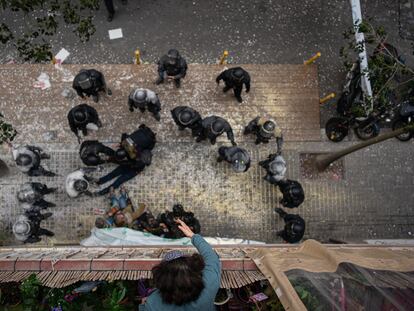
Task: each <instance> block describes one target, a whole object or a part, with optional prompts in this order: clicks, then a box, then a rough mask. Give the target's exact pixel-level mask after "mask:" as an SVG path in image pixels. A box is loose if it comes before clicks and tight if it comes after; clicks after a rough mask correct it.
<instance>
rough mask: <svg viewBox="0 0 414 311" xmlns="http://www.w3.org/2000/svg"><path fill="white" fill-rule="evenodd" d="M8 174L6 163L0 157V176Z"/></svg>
mask: <svg viewBox="0 0 414 311" xmlns="http://www.w3.org/2000/svg"><path fill="white" fill-rule="evenodd" d="M8 174H9V168H8V167H7V164H6V163H5V162H4V161H3V160H2V159H0V177H5V176H7V175H8Z"/></svg>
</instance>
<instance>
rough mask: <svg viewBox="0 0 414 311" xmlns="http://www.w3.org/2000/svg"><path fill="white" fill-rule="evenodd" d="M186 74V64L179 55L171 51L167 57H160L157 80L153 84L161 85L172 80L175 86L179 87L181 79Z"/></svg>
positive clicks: (173, 50)
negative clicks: (166, 80)
mask: <svg viewBox="0 0 414 311" xmlns="http://www.w3.org/2000/svg"><path fill="white" fill-rule="evenodd" d="M186 74H187V62H186V61H185V59H184V58H183V57H181V55H180V53H179V52H178V51H177V50H175V49H171V50H169V51H168V53H167V55H164V56H163V57H161V59H160V60H159V62H158V79H157V81H155V84H157V85H158V84H161V83H163V82H164V81H165V79H168V80H174V83H175V86H176V87H177V88H178V87H180V83H181V79H182V78H184V77H185V75H186Z"/></svg>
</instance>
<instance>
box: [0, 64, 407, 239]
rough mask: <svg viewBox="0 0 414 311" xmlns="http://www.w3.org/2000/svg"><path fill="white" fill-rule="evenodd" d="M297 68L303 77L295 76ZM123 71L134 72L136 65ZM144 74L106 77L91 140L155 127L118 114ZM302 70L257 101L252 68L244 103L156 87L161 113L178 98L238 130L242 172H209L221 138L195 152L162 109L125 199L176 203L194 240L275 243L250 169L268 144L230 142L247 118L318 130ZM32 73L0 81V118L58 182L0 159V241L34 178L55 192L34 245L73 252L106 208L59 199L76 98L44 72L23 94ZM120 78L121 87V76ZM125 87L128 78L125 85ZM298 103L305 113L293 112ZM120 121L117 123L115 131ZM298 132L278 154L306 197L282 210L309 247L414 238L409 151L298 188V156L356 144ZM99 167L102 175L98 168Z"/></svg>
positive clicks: (311, 82)
mask: <svg viewBox="0 0 414 311" xmlns="http://www.w3.org/2000/svg"><path fill="white" fill-rule="evenodd" d="M5 67H7V66H5ZM5 67H3V68H5ZM300 67H301V68H302V70H303V68H304V67H303V66H300ZM7 68H9V69H7V70H9V71H7V70H5V71H0V74H1V73H2V74H4V73H10V68H14V67H7ZM22 68H23V67H22ZM32 68H35V67H32ZM36 68H40V67H36ZM48 68H52V67H51V66H48ZM68 68H69V67H68ZM119 68H124V67H122V66H120V67H119ZM128 68H132V67H131V66H130V67H128ZM133 68H136V69H137V70H139V68H138V67H133ZM148 68H150V69H148V70H149V71H148V72H147V73H146V74H151V78H150V77H147V78H145V77H144V76H143V74H144V73H145V72H142V73H141V74H142V75H138V76H139V77H138V78H136V80H135V78H134V79H132V77H133V76H134V75H135V74H136V72H133V73H131V74H128V73H126V74H125V73H123V74H122V75H119V74H118V76H117V77H119V81H120V82H119V83H118V82H117V81H118V80H117V79H114V80H112V81H111V82H112V83H113V84H114V93H115V94H118V95H114V98H113V100H114V102H115V104H114V103H113V102H112V100H104V101H103V103H100V104H93V105H94V106H95V107H97V109H98V111H99V113H100V114H101V116H102V120H103V123H104V125H105V127H104V129H103V130H102V131H99V133H98V138H103V139H105V141H106V142H108V143H111V142H117V140H118V139H119V136H120V133H121V132H122V131H123V130H127V131H130V130H132V129H133V128H135V125H138V124H139V123H141V122H146V123H147V124H148V125H150V126H153V124H154V121H153V119H152V117H151V116H149V115H148V114H146V115H144V116H140V114H139V113H138V112H136V113H135V114H129V112H128V111H127V109H126V107H127V105H126V96H127V95H128V93H129V90H130V89H131V88H132V87H134V86H137V85H138V84H140V85H144V86H148V87H150V85H151V84H150V82H148V81H152V75H153V72H152V71H151V70H153V69H151V67H148ZM292 68H295V66H293V67H292V66H286V67H284V66H279V70H280V71H282V70H292ZM309 68H310V69H307V70H310V71H309V72H308V73H306V72H305V73H306V75H308V74H309V75H310V76H309V77H310V78H303V77H304V75H303V74H302V75H300V74H299V75H297V74H296V75H292V77H293V78H292V80H288V81H289V83H274V81H275V80H269V81H270V82H269V83H270V84H271V85H269V86H268V88H269V89H271V90H272V92H271V93H263V92H264V90H265V88H264V87H263V85H261V82H260V81H263V80H261V79H264V78H266V79H267V78H268V77H269V76H268V75H267V73H266V70H265V69H264V68H259V67H258V69H257V71H256V72H259V71H261V72H262V74H261V75H260V74H258V75H257V77H256V82H255V84H253V86H252V93H251V94H249V95H248V96H246V103H244V104H243V105H242V106H240V105H239V104H237V102H235V101H234V98H232V96H231V94H228V95H226V96H224V95H223V94H222V93H221V92H220V91H212V93H208V94H207V95H203V93H202V92H200V91H199V90H200V87H197V85H198V84H197V83H200V85H202V84H203V83H211V81H210V80H208V81H204V82H203V81H201V80H197V79H198V78H197V77H195V80H194V81H199V82H197V83H195V84H191V85H192V86H191V88H190V87H188V88H187V87H186V85H185V84H184V85H183V88H182V89H180V90H179V91H177V90H176V89H175V88H173V87H172V85H167V86H162V87H161V86H160V87H157V90H158V91H160V94H162V96H163V97H164V98H166V100H165V105H166V106H165V108H167V107H168V108H171V107H173V106H175V105H176V104H177V105H178V103H180V104H186V103H185V102H184V103H183V102H182V101H180V96H183V97H181V100H183V99H184V98H187V96H188V98H190V99H191V100H190V101H189V102H190V103H191V104H194V105H196V107H197V108H199V109H200V110H201V112H202V113H203V114H207V113H211V112H212V111H214V112H215V113H218V112H220V114H224V115H225V116H226V117H228V118H229V120H230V121H231V123H232V124H234V125H236V124H237V127H236V129H237V130H236V140H237V141H239V142H241V144H242V145H243V147H246V148H247V149H248V150H249V151H250V152H251V154H252V160H253V163H252V167H251V168H250V170H249V171H248V172H247V173H245V174H235V173H233V171H232V170H231V169H230V167H229V166H227V165H226V163H220V164H217V163H216V162H215V158H216V152H217V148H218V147H219V146H220V145H221V144H223V142H224V141H225V139H221V140H220V142H219V143H218V144H217V146H210V145H208V144H207V143H204V144H196V143H194V142H192V141H191V139H190V138H189V137H190V136H186V135H185V133H179V132H178V130H177V129H176V128H175V127H174V126H173V125H172V122H171V120H170V118H169V117H167V114H168V109H164V111H163V115H162V122H161V123H159V124H157V125H154V126H155V128H156V131H157V132H159V136H158V137H159V138H160V143H158V144H157V146H156V148H155V150H154V161H153V164H152V165H151V166H150V167H148V168H147V169H146V170H145V171H144V172H143V173H142V174H140V175H139V176H138V177H137V178H135V179H134V180H132V181H131V182H129V183H128V184H127V187H128V189H129V190H130V191H131V195H132V197H133V199H134V200H135V201H136V202H144V203H146V204H147V205H148V207H149V208H150V209H151V210H152V211H153V212H154V213H155V214H157V213H158V212H162V211H163V210H165V209H166V208H171V207H172V205H173V204H174V203H181V204H183V205H184V206H185V207H187V208H189V209H190V210H192V211H194V213H195V214H196V216H197V217H198V218H199V219H200V222H201V224H202V233H203V234H204V235H209V236H222V237H238V238H245V239H254V240H261V241H266V242H272V243H275V242H281V241H280V240H279V239H277V238H276V236H275V233H276V232H277V231H278V230H280V229H281V228H282V226H283V224H282V222H281V221H280V219H279V218H278V217H277V215H276V214H275V213H274V211H273V208H274V207H277V206H278V203H277V202H278V201H279V198H280V193H279V192H278V191H277V189H276V187H274V186H272V185H270V184H268V183H267V182H265V181H264V180H263V176H264V170H263V169H261V168H260V167H258V165H257V162H258V161H259V160H262V159H264V158H266V157H267V155H268V154H269V153H270V152H272V151H274V149H273V148H274V144H270V145H260V146H256V145H254V144H253V143H252V139H245V138H243V137H242V136H241V135H240V131H241V125H240V124H241V123H243V122H244V121H246V120H248V119H249V118H250V117H252V116H254V115H255V114H256V113H257V112H258V111H260V112H263V111H267V112H270V113H272V114H273V113H274V114H275V115H276V117H279V118H280V122H281V124H282V125H284V129H285V131H286V132H288V131H289V127H290V128H291V129H295V127H296V129H297V128H300V126H299V125H298V124H300V122H302V123H304V124H312V122H313V121H315V123H316V124H319V123H318V121H317V118H318V117H319V116H318V114H317V113H316V114H315V113H314V112H315V111H317V109H314V108H312V107H315V106H316V108H317V105H318V102H317V99H318V96H317V83H316V82H315V81H316V79H315V78H313V79H312V75H313V77H316V71H312V70H314V69H312V68H313V67H309ZM252 70H253V68H252ZM294 70H298V69H297V68H296V69H294ZM35 72H36V71H35V70H33V69H31V70H21V69H19V70H17V69H16V71H14V73H13V71H12V76H13V74H16V73H19V77H17V76H16V78H15V80H14V81H15V82H14V83H13V80H10V79H6V78H4V79H3V81H6V83H4V85H2V86H0V97H1V98H0V108H1V110H2V111H3V110H5V115H6V117H10V120H11V122H12V123H14V124H16V125H17V128H18V130H19V131H20V135H19V136H18V138H17V142H21V143H23V142H25V143H35V144H40V146H42V147H44V148H45V150H47V151H49V152H50V153H51V155H52V158H51V160H48V161H45V162H44V163H45V164H46V165H47V166H48V167H49V168H50V169H51V170H52V171H56V172H58V174H59V176H58V177H54V178H31V179H30V178H27V177H26V176H23V175H22V174H20V173H19V172H17V171H16V170H15V168H13V164H12V163H11V159H10V156H9V155H8V156H6V155H4V153H2V154H0V157H1V158H2V159H4V158H5V157H6V159H7V161H8V162H9V164H10V166H11V168H12V174H11V176H9V177H8V178H3V179H0V232H2V233H3V236H1V237H0V239H1V240H2V241H3V242H4V243H5V244H16V242H15V241H14V239H13V238H12V236H11V234H10V233H11V226H12V223H13V221H14V220H15V219H16V217H17V215H18V214H19V213H21V210H20V209H19V207H18V205H17V202H16V199H15V193H16V191H17V189H18V187H19V186H20V185H21V184H22V183H23V182H25V181H28V180H37V181H41V182H45V183H46V184H48V185H50V186H56V185H57V186H58V187H59V191H58V193H57V194H54V195H51V196H50V201H53V202H55V203H56V204H57V207H56V208H54V209H53V212H54V215H53V217H52V218H50V219H48V220H47V221H46V222H45V226H46V227H47V228H49V229H51V230H52V231H54V232H55V233H56V236H55V237H54V238H53V239H50V240H46V239H45V240H44V241H45V243H49V244H51V243H78V242H79V240H80V239H81V238H83V237H86V236H87V235H88V234H89V230H90V229H91V227H92V226H93V223H94V220H95V218H96V215H95V214H94V208H96V207H105V206H108V203H107V202H106V200H105V198H94V199H90V198H86V197H82V198H78V199H69V198H68V197H67V195H66V193H64V190H63V185H64V179H65V176H66V175H67V174H68V173H70V172H71V171H73V170H75V169H77V168H78V167H79V166H81V162H80V160H79V157H78V148H79V145H77V144H76V141H75V138H74V136H73V135H71V134H70V133H69V131H68V127H67V123H66V122H67V121H66V113H67V110H68V109H69V107H71V106H73V105H75V104H77V103H80V102H81V101H80V100H79V99H74V100H73V102H70V101H69V100H66V99H64V98H63V97H62V96H61V95H60V92H61V91H62V90H63V87H66V86H68V84H69V85H70V83H68V82H66V83H63V82H62V83H60V82H57V81H58V80H57V77H58V76H59V75H60V73H59V72H57V71H56V72H55V71H51V72H52V73H51V77H52V89H51V90H49V91H40V90H35V91H34V90H33V89H32V87H31V83H32V82H33V81H32V80H33V79H34V78H35V77H37V74H34V73H35ZM272 72H274V71H272ZM37 73H40V70H37ZM112 74H114V73H113V72H112ZM124 74H125V77H129V78H126V79H122V76H123V75H124ZM190 74H191V72H190ZM306 75H305V76H306ZM109 76H110V75H109ZM59 77H60V76H59ZM24 78H27V80H25V81H26V82H23V79H24ZM59 79H61V77H60V78H59ZM129 79H131V81H128V80H129ZM127 81H128V82H127ZM143 81H147V82H146V83H147V84H141V83H143ZM272 81H273V82H272ZM271 82H272V83H273V84H272V83H271ZM185 83H187V81H185ZM213 84H214V82H213ZM13 85H14V86H13ZM189 85H190V84H189ZM124 86H125V87H124ZM201 89H202V88H201ZM14 90H21V91H22V95H19V94H16V93H15V92H14ZM194 90H195V91H194ZM197 90H198V91H197ZM289 90H295V92H290V91H289ZM45 94H46V95H45ZM260 94H261V98H265V99H267V100H269V98H272V96H274V97H273V99H275V100H276V103H274V102H273V101H270V104H266V103H267V100H265V101H264V102H261V101H258V98H260V97H258V95H260ZM269 94H271V95H269ZM272 94H274V95H272ZM117 96H119V97H117ZM266 96H267V97H266ZM199 98H200V100H199V101H198V99H199ZM295 98H296V99H299V102H296V101H294V100H292V99H295ZM167 99H169V100H167ZM253 99H255V100H254V101H253ZM176 100H177V101H176ZM300 100H303V101H304V103H307V104H304V103H300ZM209 103H210V104H211V105H209ZM296 105H302V107H307V108H308V109H309V110H305V112H304V113H302V114H301V115H300V114H299V112H300V110H297V109H296V108H297V107H296ZM113 109H114V110H115V111H117V113H119V119H117V117H116V116H115V115H114V114H113V113H112V111H113ZM278 109H279V110H278ZM245 110H246V111H247V112H246V113H245ZM292 111H293V112H295V111H296V112H297V113H298V114H297V116H295V118H296V117H297V118H298V119H299V120H305V121H300V122H299V123H298V122H296V123H295V120H294V118H288V117H286V116H287V115H289V112H292ZM250 114H252V115H250ZM131 115H132V116H131ZM121 118H122V120H123V121H122V124H121V125H120V126H117V125H116V124H117V122H120V121H119V120H121ZM124 118H126V119H127V120H128V121H129V123H130V125H127V124H125V123H128V122H125V121H124ZM315 118H316V119H315ZM311 120H313V121H311ZM305 129H306V127H305ZM307 129H308V130H309V131H310V133H308V134H307V135H310V136H301V135H300V134H297V133H295V131H293V132H292V133H291V134H293V135H289V132H288V133H287V134H288V135H286V138H287V140H288V142H287V143H286V144H285V148H284V149H285V151H284V156H285V158H286V160H287V162H288V174H287V175H288V176H289V178H291V179H297V180H299V181H300V182H301V183H302V185H303V186H304V189H305V194H306V199H305V202H304V203H303V205H301V206H300V208H299V209H295V210H293V211H292V212H293V213H299V214H300V215H302V216H303V217H304V218H305V220H306V221H307V230H306V236H305V237H306V238H314V239H317V240H320V241H327V240H328V239H329V238H335V239H341V240H346V241H356V242H358V241H361V240H363V239H368V238H370V239H375V238H378V239H379V238H382V239H386V238H393V239H395V238H411V237H412V234H413V232H414V229H413V228H414V211H413V210H412V206H414V178H413V171H414V165H413V163H414V161H413V160H414V159H413V157H414V155H413V152H412V150H413V142H412V141H411V142H408V143H401V142H399V141H397V140H394V139H393V140H389V141H387V142H384V143H381V144H379V145H376V146H372V147H370V148H366V149H365V150H362V151H359V152H357V153H354V154H352V155H350V156H348V157H346V158H345V159H344V160H343V164H344V168H345V173H344V179H341V180H307V179H305V178H303V177H302V176H301V175H300V161H299V159H300V154H302V153H311V152H326V151H331V150H338V149H341V148H343V147H345V146H348V145H350V144H353V143H355V141H347V142H343V143H340V144H334V143H330V142H325V141H324V140H325V139H324V135H323V133H322V135H321V133H320V131H319V130H318V132H316V130H315V129H314V130H311V128H307ZM51 130H52V131H55V132H56V134H57V139H56V140H51V141H47V139H46V137H45V136H44V134H47V133H48V132H49V131H51ZM187 134H188V133H187ZM92 137H93V136H92ZM92 137H91V138H92ZM309 140H313V141H312V142H308V141H309ZM109 169H110V168H109V167H108V168H107V170H109ZM100 174H104V172H96V173H95V176H98V175H100Z"/></svg>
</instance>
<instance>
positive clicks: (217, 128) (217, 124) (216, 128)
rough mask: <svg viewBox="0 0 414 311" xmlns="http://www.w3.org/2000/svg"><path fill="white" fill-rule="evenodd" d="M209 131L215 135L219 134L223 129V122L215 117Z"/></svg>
mask: <svg viewBox="0 0 414 311" xmlns="http://www.w3.org/2000/svg"><path fill="white" fill-rule="evenodd" d="M211 131H212V132H213V134H215V135H220V134H221V133H223V131H224V122H223V120H221V119H217V120H216V121H214V122H213V123H212V124H211Z"/></svg>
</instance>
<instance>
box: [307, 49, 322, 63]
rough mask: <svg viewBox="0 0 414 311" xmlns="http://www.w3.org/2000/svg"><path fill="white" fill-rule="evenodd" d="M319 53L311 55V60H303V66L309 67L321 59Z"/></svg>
mask: <svg viewBox="0 0 414 311" xmlns="http://www.w3.org/2000/svg"><path fill="white" fill-rule="evenodd" d="M321 55H322V54H321V52H318V53H316V54H315V55H313V56H312V57H311V58H309V59H308V60H305V61H304V62H303V64H304V65H310V64H312V63H313V62H314V61H315V60H317V59H318V58H319V57H321Z"/></svg>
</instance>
